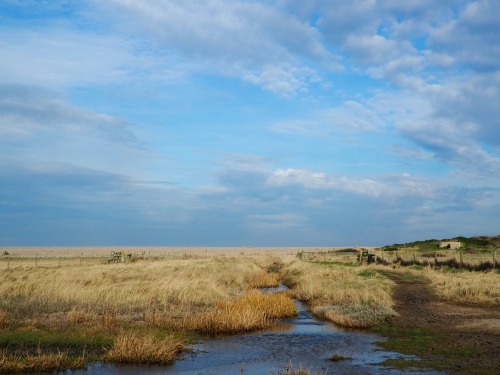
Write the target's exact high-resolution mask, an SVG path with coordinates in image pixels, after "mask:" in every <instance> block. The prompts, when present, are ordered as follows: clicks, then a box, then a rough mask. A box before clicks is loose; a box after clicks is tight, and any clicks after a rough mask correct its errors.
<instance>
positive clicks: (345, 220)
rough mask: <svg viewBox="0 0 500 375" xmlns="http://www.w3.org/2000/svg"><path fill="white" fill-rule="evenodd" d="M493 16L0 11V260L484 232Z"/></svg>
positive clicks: (183, 4) (344, 6)
mask: <svg viewBox="0 0 500 375" xmlns="http://www.w3.org/2000/svg"><path fill="white" fill-rule="evenodd" d="M498 14H500V2H498V1H495V0H478V1H465V0H441V1H433V0H408V1H395V0H380V1H375V0H352V1H328V2H326V1H320V0H317V1H316V0H311V1H298V0H297V1H292V0H275V1H256V0H247V1H238V0H234V1H229V0H207V1H194V0H184V1H173V0H154V1H153V0H143V1H136V0H106V1H100V0H95V1H94V0H87V1H78V2H76V1H69V0H68V1H64V0H60V1H59V0H53V1H38V0H37V1H35V0H3V1H2V2H0V245H4V246H13V245H27V246H36V245H39V246H63V245H75V246H76V245H88V246H89V245H157V246H356V245H384V244H392V243H395V242H406V241H413V240H418V239H428V238H446V237H452V236H457V235H464V236H473V235H497V234H499V233H500V214H499V212H500V122H499V121H500V21H498V16H497V15H498Z"/></svg>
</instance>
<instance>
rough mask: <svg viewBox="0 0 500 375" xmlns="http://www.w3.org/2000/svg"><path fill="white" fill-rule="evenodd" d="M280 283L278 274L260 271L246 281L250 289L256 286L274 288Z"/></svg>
mask: <svg viewBox="0 0 500 375" xmlns="http://www.w3.org/2000/svg"><path fill="white" fill-rule="evenodd" d="M279 283H280V274H279V273H276V272H262V273H259V274H257V275H255V276H254V277H253V278H252V279H250V280H249V281H248V283H247V284H248V287H249V288H250V289H256V288H275V287H277V286H278V285H279Z"/></svg>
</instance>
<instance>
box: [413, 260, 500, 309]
mask: <svg viewBox="0 0 500 375" xmlns="http://www.w3.org/2000/svg"><path fill="white" fill-rule="evenodd" d="M421 273H423V275H425V276H426V277H428V278H429V280H430V281H431V283H432V285H433V286H434V287H435V291H436V293H437V295H438V296H440V297H441V298H442V299H444V300H447V301H452V302H473V303H485V304H494V305H500V274H498V273H497V272H495V271H489V272H468V271H462V272H456V273H452V272H446V271H442V270H433V269H431V268H428V267H426V268H424V269H423V270H422V271H421Z"/></svg>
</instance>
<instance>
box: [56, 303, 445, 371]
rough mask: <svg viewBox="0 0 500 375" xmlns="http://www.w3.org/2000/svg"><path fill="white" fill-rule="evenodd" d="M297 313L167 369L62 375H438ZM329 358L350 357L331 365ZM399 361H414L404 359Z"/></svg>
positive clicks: (368, 339)
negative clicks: (289, 370)
mask: <svg viewBox="0 0 500 375" xmlns="http://www.w3.org/2000/svg"><path fill="white" fill-rule="evenodd" d="M296 304H297V309H298V315H297V316H296V317H293V318H289V319H284V320H282V321H281V322H280V323H279V324H277V325H276V326H274V327H272V328H271V329H266V330H262V331H258V332H253V333H247V334H241V335H236V336H225V337H220V338H213V339H206V340H204V341H203V342H201V343H198V344H195V345H192V349H193V352H192V353H189V354H186V355H184V357H182V358H181V359H180V360H178V361H176V362H175V363H174V364H172V365H169V366H138V365H111V364H102V363H94V364H91V365H89V366H88V367H87V369H86V370H78V371H68V372H66V374H67V375H132V374H147V375H172V374H176V375H177V374H179V375H210V374H214V375H215V374H217V375H235V374H245V375H247V374H248V375H253V374H256V375H257V374H259V375H262V374H269V375H271V374H276V375H277V374H278V373H279V371H280V370H281V369H284V368H286V367H287V366H289V365H290V363H291V364H292V365H293V367H294V368H296V369H297V368H300V367H301V368H304V369H308V370H311V373H314V372H315V371H320V372H321V373H322V374H323V373H326V374H387V375H395V374H441V373H439V372H436V371H434V370H428V371H425V370H424V371H422V370H421V369H418V370H417V369H415V370H405V371H403V370H398V369H394V368H389V367H386V366H381V365H378V363H380V362H382V361H384V360H385V359H388V358H398V357H402V355H401V354H399V353H393V352H386V351H382V350H380V348H379V347H377V346H376V345H375V344H374V342H376V341H380V340H383V337H381V336H378V335H375V334H371V333H366V332H360V331H353V330H344V329H340V328H338V327H336V326H334V325H333V324H330V323H328V322H324V321H319V320H317V319H315V318H314V317H313V316H312V315H311V314H310V313H309V312H308V311H307V309H306V308H305V307H304V305H303V304H302V303H301V302H298V301H296ZM333 354H339V355H343V356H345V357H351V359H345V360H342V361H337V362H332V361H331V360H330V358H331V357H332V355H333ZM405 358H414V357H408V356H406V357H405Z"/></svg>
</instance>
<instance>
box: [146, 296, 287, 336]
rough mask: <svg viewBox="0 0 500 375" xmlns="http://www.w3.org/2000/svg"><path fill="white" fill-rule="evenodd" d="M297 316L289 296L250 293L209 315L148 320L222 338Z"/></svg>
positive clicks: (208, 312)
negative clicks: (222, 335)
mask: <svg viewBox="0 0 500 375" xmlns="http://www.w3.org/2000/svg"><path fill="white" fill-rule="evenodd" d="M295 314H297V309H296V306H295V304H294V302H293V301H292V299H291V298H290V297H289V296H288V295H287V294H285V293H273V294H264V293H262V292H260V291H250V292H249V293H247V294H245V295H243V296H241V297H238V298H236V299H235V300H232V301H221V302H219V303H217V304H216V305H215V307H214V308H213V309H210V310H208V311H203V312H200V313H197V314H190V315H186V316H183V317H181V318H162V317H161V316H158V314H152V316H151V317H150V318H149V319H150V321H156V322H158V323H159V324H160V325H164V326H170V327H173V328H176V329H182V330H189V331H197V332H200V333H206V334H222V333H237V332H244V331H251V330H255V329H259V328H265V327H269V326H270V325H272V324H273V323H274V322H275V321H276V319H278V318H283V317H287V316H293V315H295Z"/></svg>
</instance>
